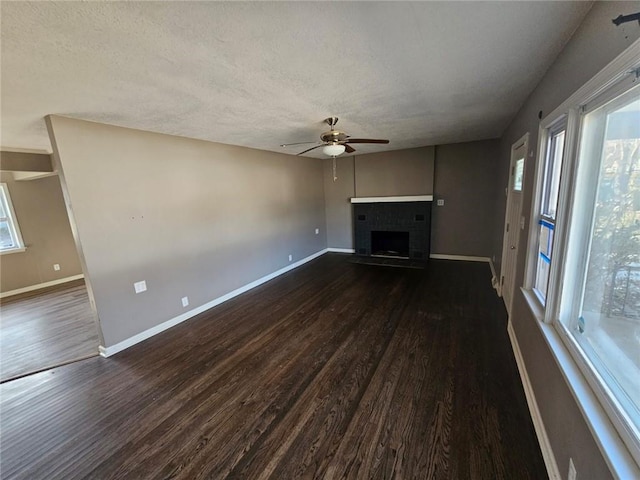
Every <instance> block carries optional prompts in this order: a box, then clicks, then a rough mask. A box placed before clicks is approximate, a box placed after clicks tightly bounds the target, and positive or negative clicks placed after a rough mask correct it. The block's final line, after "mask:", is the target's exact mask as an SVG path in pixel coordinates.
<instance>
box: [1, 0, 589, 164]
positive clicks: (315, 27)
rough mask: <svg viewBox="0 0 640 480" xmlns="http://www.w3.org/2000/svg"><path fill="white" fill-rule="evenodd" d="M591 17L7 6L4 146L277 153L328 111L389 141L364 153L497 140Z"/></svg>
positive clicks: (406, 9)
mask: <svg viewBox="0 0 640 480" xmlns="http://www.w3.org/2000/svg"><path fill="white" fill-rule="evenodd" d="M590 6H591V3H590V2H574V1H569V2H564V1H556V2H537V1H534V2H526V1H521V2H317V3H316V2H256V3H249V2H194V3H191V2H153V3H147V2H132V3H124V2H100V3H92V2H87V3H77V2H70V3H66V2H61V3H52V2H42V3H37V2H36V3H27V2H2V3H1V16H2V19H1V22H2V23H1V35H2V52H1V53H2V56H1V67H2V70H1V87H2V88H1V101H2V105H1V115H2V119H1V120H2V123H1V130H0V133H1V135H2V136H1V139H0V141H1V146H2V147H3V148H5V149H35V150H38V149H42V150H46V151H51V147H50V143H49V139H48V136H47V133H46V128H45V125H44V120H43V117H44V116H45V115H47V114H60V115H68V116H71V117H76V118H82V119H87V120H95V121H99V122H105V123H111V124H115V125H122V126H126V127H133V128H139V129H143V130H149V131H154V132H162V133H168V134H174V135H182V136H186V137H192V138H199V139H205V140H212V141H216V142H222V143H229V144H234V145H243V146H247V147H254V148H259V149H264V150H274V151H282V150H283V149H282V148H281V147H280V146H279V145H280V144H281V143H291V142H302V141H306V140H316V139H318V138H319V135H320V133H321V132H323V131H325V130H327V128H326V127H327V125H325V124H322V120H323V119H324V118H325V117H328V116H330V115H337V116H338V117H340V122H339V124H338V128H340V129H342V130H345V131H346V132H347V133H348V134H350V135H351V136H353V137H368V138H388V139H390V140H391V143H390V144H389V145H370V146H365V145H356V148H357V150H358V153H367V152H374V151H381V150H397V149H403V148H412V147H418V146H425V145H434V144H443V143H455V142H463V141H471V140H478V139H486V138H495V137H498V136H499V135H500V134H501V133H502V131H503V130H504V128H505V127H506V126H507V124H508V122H509V121H510V119H511V118H512V117H513V116H514V115H515V113H516V112H517V110H518V109H519V107H520V106H521V105H522V103H523V102H524V100H525V98H526V96H527V95H528V94H529V92H530V91H531V90H532V89H533V88H534V87H535V85H536V84H537V82H538V81H539V80H540V79H541V77H542V75H543V74H544V72H545V71H546V69H547V68H548V67H549V65H550V64H551V63H552V61H553V60H554V58H555V57H556V55H557V54H558V53H559V52H560V50H561V49H562V47H563V45H564V44H565V43H566V41H567V40H568V38H569V37H570V35H571V33H572V32H573V31H574V30H575V29H576V27H577V26H578V25H579V23H580V22H581V20H582V19H583V17H584V15H585V14H586V12H587V11H588V9H589V8H590ZM303 149H304V147H302V148H300V149H296V148H293V149H291V150H288V151H289V152H291V153H297V152H299V151H301V150H303ZM316 152H317V151H316ZM317 155H318V156H321V154H320V153H318V154H317Z"/></svg>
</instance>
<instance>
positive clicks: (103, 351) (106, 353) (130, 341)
mask: <svg viewBox="0 0 640 480" xmlns="http://www.w3.org/2000/svg"><path fill="white" fill-rule="evenodd" d="M328 251H329V249H327V248H325V249H324V250H320V251H319V252H316V253H314V254H313V255H309V256H308V257H306V258H303V259H302V260H299V261H297V262H295V263H292V264H291V265H287V266H286V267H284V268H281V269H280V270H277V271H275V272H273V273H270V274H269V275H266V276H264V277H262V278H259V279H258V280H255V281H253V282H251V283H248V284H246V285H244V286H242V287H240V288H237V289H235V290H233V291H232V292H229V293H227V294H225V295H222V296H221V297H218V298H216V299H214V300H211V301H210V302H208V303H205V304H204V305H201V306H199V307H197V308H194V309H192V310H189V311H188V312H185V313H183V314H181V315H178V316H177V317H174V318H171V319H169V320H167V321H166V322H163V323H161V324H159V325H156V326H155V327H152V328H149V329H148V330H145V331H144V332H140V333H138V334H136V335H134V336H133V337H129V338H127V339H126V340H123V341H121V342H118V343H116V344H115V345H111V346H109V347H105V346H103V345H100V346H99V347H98V350H99V352H100V355H102V356H103V357H110V356H111V355H115V354H116V353H118V352H121V351H122V350H124V349H126V348H129V347H131V346H133V345H135V344H136V343H140V342H142V341H144V340H146V339H147V338H150V337H153V336H154V335H157V334H158V333H160V332H163V331H165V330H167V329H169V328H171V327H174V326H176V325H178V324H179V323H182V322H184V321H185V320H189V319H190V318H192V317H195V316H196V315H198V314H200V313H202V312H204V311H206V310H209V309H210V308H213V307H215V306H217V305H220V304H221V303H223V302H226V301H227V300H230V299H232V298H234V297H237V296H238V295H240V294H242V293H245V292H247V291H249V290H251V289H252V288H255V287H257V286H258V285H262V284H263V283H265V282H268V281H269V280H273V279H274V278H276V277H278V276H280V275H282V274H284V273H287V272H289V271H290V270H293V269H294V268H297V267H299V266H301V265H303V264H305V263H307V262H310V261H311V260H313V259H314V258H318V257H319V256H320V255H324V254H325V253H327V252H328Z"/></svg>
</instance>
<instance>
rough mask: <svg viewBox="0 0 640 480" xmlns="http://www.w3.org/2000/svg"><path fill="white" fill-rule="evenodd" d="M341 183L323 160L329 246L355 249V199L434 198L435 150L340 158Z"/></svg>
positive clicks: (426, 149) (395, 151)
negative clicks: (353, 204) (352, 207)
mask: <svg viewBox="0 0 640 480" xmlns="http://www.w3.org/2000/svg"><path fill="white" fill-rule="evenodd" d="M336 160H337V173H338V175H337V176H338V179H337V180H336V181H335V182H334V181H333V163H332V162H333V161H332V160H331V159H330V158H328V159H325V160H324V164H323V165H324V190H325V209H326V219H327V244H328V246H329V247H332V248H349V249H350V248H353V219H352V209H351V203H350V199H351V198H352V197H387V196H394V195H431V194H433V162H434V148H433V147H422V148H411V149H407V150H394V151H390V152H381V153H370V154H367V155H356V156H355V157H353V156H352V157H338V158H337V159H336Z"/></svg>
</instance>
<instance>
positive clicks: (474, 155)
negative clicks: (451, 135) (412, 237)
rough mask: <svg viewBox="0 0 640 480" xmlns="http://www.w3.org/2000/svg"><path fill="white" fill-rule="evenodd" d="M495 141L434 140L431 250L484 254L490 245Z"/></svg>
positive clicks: (496, 186)
mask: <svg viewBox="0 0 640 480" xmlns="http://www.w3.org/2000/svg"><path fill="white" fill-rule="evenodd" d="M498 148H499V141H498V140H485V141H481V142H467V143H457V144H452V145H438V146H437V147H436V155H435V157H436V160H435V185H434V192H435V199H442V200H444V205H443V206H441V207H438V206H436V205H435V202H434V206H433V213H432V215H433V217H432V223H431V229H432V230H431V231H432V235H431V253H439V254H445V255H446V254H449V255H471V256H480V257H488V256H490V254H491V251H492V249H493V225H494V223H495V217H496V195H495V192H496V190H497V189H499V188H500V186H499V185H500V184H499V180H498V166H499V165H498V152H499V150H498Z"/></svg>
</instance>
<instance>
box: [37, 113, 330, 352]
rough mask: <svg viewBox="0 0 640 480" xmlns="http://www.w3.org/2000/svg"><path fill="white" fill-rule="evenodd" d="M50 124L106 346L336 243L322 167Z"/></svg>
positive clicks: (115, 130) (126, 132)
mask: <svg viewBox="0 0 640 480" xmlns="http://www.w3.org/2000/svg"><path fill="white" fill-rule="evenodd" d="M48 123H49V131H50V136H51V138H52V143H53V144H54V161H55V162H59V163H60V171H61V176H62V179H63V181H64V183H65V184H66V191H67V200H68V202H69V203H70V205H71V210H72V214H73V217H74V218H75V224H76V228H77V235H78V237H79V239H80V243H81V247H82V256H83V258H84V262H85V264H86V270H85V271H86V276H87V280H88V282H89V284H90V288H91V289H92V291H93V296H94V300H95V305H96V308H97V312H98V316H99V321H100V325H101V329H102V334H103V337H104V346H106V347H109V346H112V345H114V344H116V343H118V342H121V341H123V340H125V339H127V338H129V337H131V336H133V335H135V334H137V333H140V332H142V331H144V330H147V329H149V328H152V327H154V326H156V325H158V324H161V323H163V322H165V321H167V320H170V319H172V318H174V317H176V316H178V315H180V314H182V313H184V312H185V311H188V310H189V309H192V308H195V307H198V306H200V305H203V304H205V303H207V302H209V301H211V300H213V299H216V298H218V297H220V296H222V295H224V294H226V293H229V292H231V291H233V290H234V289H237V288H239V287H242V286H244V285H246V284H248V283H250V282H252V281H254V280H257V279H259V278H261V277H263V276H265V275H268V274H270V273H273V272H274V271H277V270H278V269H280V268H283V267H285V266H287V265H289V264H290V262H289V260H288V255H289V254H291V255H292V256H293V262H295V261H298V260H300V259H302V258H305V257H307V256H309V255H311V254H314V253H316V252H318V251H321V250H323V249H324V248H325V247H326V232H325V215H324V210H325V208H324V189H323V179H322V161H321V160H318V159H312V158H303V157H296V156H292V155H283V154H278V153H273V152H265V151H259V150H252V149H248V148H242V147H235V146H229V145H221V144H216V143H210V142H205V141H198V140H192V139H187V138H181V137H173V136H169V135H161V134H155V133H150V132H143V131H138V130H132V129H126V128H120V127H114V126H109V125H103V124H98V123H92V122H85V121H80V120H74V119H70V118H64V117H56V116H53V117H49V118H48ZM316 228H319V229H320V234H319V235H316V234H315V232H314V230H315V229H316ZM141 280H146V282H147V287H148V291H146V292H144V293H141V294H135V292H134V288H133V284H134V282H138V281H141ZM184 296H188V297H189V300H190V305H189V307H187V308H183V307H182V304H181V298H182V297H184Z"/></svg>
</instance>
